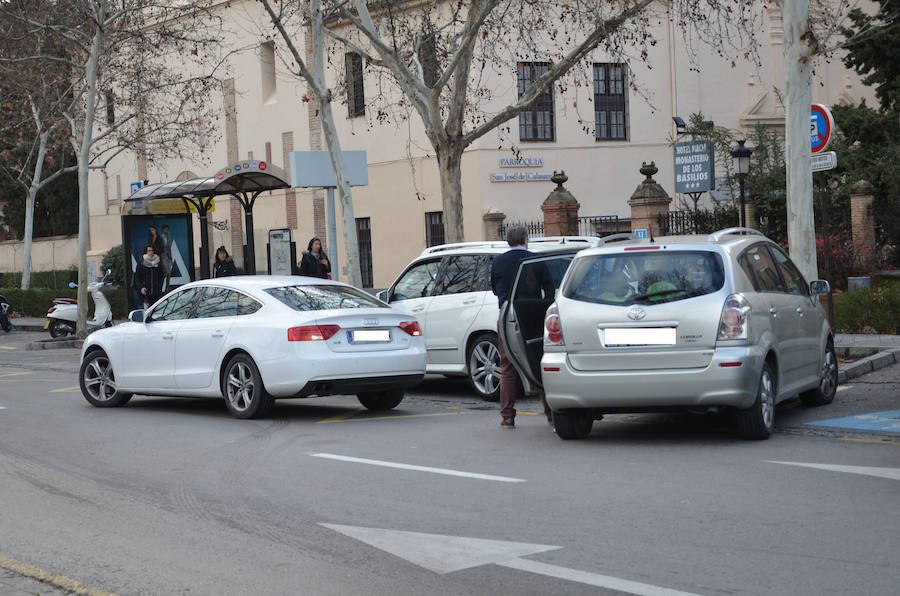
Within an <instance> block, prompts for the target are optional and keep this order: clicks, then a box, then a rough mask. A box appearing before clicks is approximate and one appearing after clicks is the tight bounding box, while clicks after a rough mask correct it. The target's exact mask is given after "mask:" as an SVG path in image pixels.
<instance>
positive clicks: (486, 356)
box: [466, 333, 500, 401]
mask: <svg viewBox="0 0 900 596" xmlns="http://www.w3.org/2000/svg"><path fill="white" fill-rule="evenodd" d="M466 362H468V363H469V383H470V384H471V385H472V389H474V390H475V393H477V394H478V395H479V396H480V397H481V398H482V399H487V400H491V401H496V400H498V399H500V348H499V347H498V346H497V336H496V335H494V334H493V333H481V334H480V335H478V336H476V337H475V339H474V340H473V341H472V345H471V346H470V347H469V354H468V357H467V358H466Z"/></svg>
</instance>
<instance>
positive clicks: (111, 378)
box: [84, 356, 116, 402]
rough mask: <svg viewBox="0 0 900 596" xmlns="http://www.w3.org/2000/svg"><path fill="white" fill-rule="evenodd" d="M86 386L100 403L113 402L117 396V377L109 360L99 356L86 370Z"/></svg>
mask: <svg viewBox="0 0 900 596" xmlns="http://www.w3.org/2000/svg"><path fill="white" fill-rule="evenodd" d="M84 386H85V389H87V391H88V393H89V394H90V396H91V397H92V398H94V399H95V400H97V401H98V402H105V401H109V400H111V399H112V398H113V397H115V395H116V377H115V375H114V374H113V370H112V367H111V366H110V365H109V359H108V358H106V357H104V356H97V357H96V358H94V359H93V360H92V361H91V362H90V364H88V366H87V367H86V368H85V370H84Z"/></svg>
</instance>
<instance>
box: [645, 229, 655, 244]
mask: <svg viewBox="0 0 900 596" xmlns="http://www.w3.org/2000/svg"><path fill="white" fill-rule="evenodd" d="M647 227H649V226H647ZM654 242H656V238H654V237H653V230H650V243H651V244H652V243H654Z"/></svg>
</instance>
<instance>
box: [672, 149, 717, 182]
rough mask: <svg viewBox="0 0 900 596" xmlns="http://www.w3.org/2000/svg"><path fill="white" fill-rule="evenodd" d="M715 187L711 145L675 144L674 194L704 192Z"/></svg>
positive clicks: (713, 156) (714, 169) (713, 152)
mask: <svg viewBox="0 0 900 596" xmlns="http://www.w3.org/2000/svg"><path fill="white" fill-rule="evenodd" d="M715 187H716V154H715V149H714V148H713V144H712V143H708V142H706V141H690V142H686V143H675V192H681V193H692V192H706V191H708V190H713V189H714V188H715Z"/></svg>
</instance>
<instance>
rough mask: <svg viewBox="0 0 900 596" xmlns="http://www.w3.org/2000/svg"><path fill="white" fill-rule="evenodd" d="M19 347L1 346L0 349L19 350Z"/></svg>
mask: <svg viewBox="0 0 900 596" xmlns="http://www.w3.org/2000/svg"><path fill="white" fill-rule="evenodd" d="M18 349H19V348H14V347H13V346H0V350H18Z"/></svg>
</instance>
